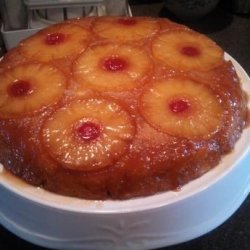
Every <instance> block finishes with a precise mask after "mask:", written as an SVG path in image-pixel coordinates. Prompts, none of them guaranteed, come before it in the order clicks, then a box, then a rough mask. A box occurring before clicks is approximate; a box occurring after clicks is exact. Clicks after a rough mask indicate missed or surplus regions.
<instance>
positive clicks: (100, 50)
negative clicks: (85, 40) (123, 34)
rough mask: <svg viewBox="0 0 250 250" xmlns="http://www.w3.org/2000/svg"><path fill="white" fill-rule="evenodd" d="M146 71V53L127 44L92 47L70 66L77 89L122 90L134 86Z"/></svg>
mask: <svg viewBox="0 0 250 250" xmlns="http://www.w3.org/2000/svg"><path fill="white" fill-rule="evenodd" d="M109 60H110V61H111V62H110V63H109V64H108V65H107V61H109ZM108 68H109V69H108ZM150 71H151V62H150V60H149V57H148V55H147V53H146V52H145V51H144V50H142V49H140V48H138V47H134V46H130V45H113V44H105V45H97V46H94V47H92V48H90V49H88V50H86V51H85V52H84V53H83V54H82V55H81V56H80V57H79V58H78V59H77V60H76V61H75V64H74V66H73V76H74V77H75V79H76V81H77V82H78V83H79V84H80V85H81V86H80V87H82V88H84V89H86V88H91V89H94V90H99V91H126V90H129V89H132V88H135V87H138V86H139V85H141V84H142V82H143V80H144V79H145V78H146V76H147V75H148V73H149V72H150Z"/></svg>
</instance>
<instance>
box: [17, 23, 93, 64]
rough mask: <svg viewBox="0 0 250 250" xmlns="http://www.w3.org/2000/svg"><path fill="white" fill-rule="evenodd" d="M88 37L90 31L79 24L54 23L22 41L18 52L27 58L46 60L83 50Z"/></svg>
mask: <svg viewBox="0 0 250 250" xmlns="http://www.w3.org/2000/svg"><path fill="white" fill-rule="evenodd" d="M90 37H91V35H90V32H89V31H88V30H86V29H84V28H82V27H80V26H79V25H74V24H70V23H64V24H56V25H53V26H50V27H48V28H46V29H44V30H41V31H40V32H38V33H37V34H35V35H33V36H31V37H29V38H27V39H25V40H24V41H22V42H21V44H20V52H21V53H22V54H23V55H24V56H25V57H27V58H32V59H35V60H37V61H41V62H48V61H51V60H55V59H60V58H64V57H67V56H72V55H77V54H78V53H80V52H82V51H84V50H85V49H86V48H87V46H88V41H89V39H90Z"/></svg>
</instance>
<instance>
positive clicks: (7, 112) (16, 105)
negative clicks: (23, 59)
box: [0, 63, 66, 118]
mask: <svg viewBox="0 0 250 250" xmlns="http://www.w3.org/2000/svg"><path fill="white" fill-rule="evenodd" d="M0 79H1V84H0V117H3V118H12V117H18V116H25V115H29V114H30V113H32V112H35V111H38V110H40V109H42V108H44V107H46V106H48V105H50V104H52V103H56V102H57V101H58V100H59V99H60V98H61V97H62V95H63V93H64V89H65V87H66V78H65V76H64V75H63V74H62V73H61V72H60V71H59V70H58V69H57V68H55V67H53V66H51V65H47V64H40V63H26V64H23V65H19V66H17V67H15V68H11V69H9V70H7V71H4V72H3V73H1V74H0ZM47 79H49V82H48V80H47ZM51 84H53V88H51Z"/></svg>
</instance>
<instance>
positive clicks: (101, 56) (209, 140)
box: [0, 17, 247, 199]
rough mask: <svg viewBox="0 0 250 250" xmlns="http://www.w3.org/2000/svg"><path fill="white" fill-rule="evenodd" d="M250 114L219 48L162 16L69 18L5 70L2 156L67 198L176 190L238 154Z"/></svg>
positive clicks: (30, 41) (1, 67)
mask: <svg viewBox="0 0 250 250" xmlns="http://www.w3.org/2000/svg"><path fill="white" fill-rule="evenodd" d="M246 114H247V104H246V97H245V95H244V93H243V91H242V90H241V87H240V82H239V78H238V76H237V74H236V72H235V69H234V67H233V65H232V63H231V62H227V61H225V60H224V51H223V49H222V48H220V47H219V46H218V45H217V44H216V43H214V42H213V41H212V40H210V39H209V38H208V37H206V36H204V35H202V34H199V33H197V32H195V31H193V30H190V29H189V28H187V27H185V26H182V25H179V24H176V23H173V22H171V21H169V20H167V19H156V18H148V17H141V18H139V17H133V18H127V17H126V18H124V17H92V18H83V19H73V20H68V21H66V22H64V23H60V24H56V25H52V26H50V27H48V28H45V29H44V30H42V31H39V32H38V33H36V34H35V35H33V36H31V37H29V38H27V39H25V40H24V41H22V42H21V43H20V44H19V45H18V46H17V47H16V48H14V49H12V50H11V51H9V52H8V53H7V54H6V56H5V57H4V59H3V60H2V61H1V63H0V141H1V143H0V147H1V150H0V161H1V162H2V163H3V164H4V166H5V168H6V169H8V170H9V171H11V172H12V173H13V174H15V175H17V176H20V177H21V178H22V179H24V180H25V181H27V182H28V183H31V184H33V185H40V186H43V187H44V188H45V189H48V190H51V191H53V192H57V193H60V194H64V195H70V196H78V197H83V198H88V199H108V198H112V199H126V198H130V197H135V196H143V195H151V194H154V193H156V192H160V191H166V190H170V189H177V188H179V187H181V186H182V185H184V184H185V183H187V182H189V181H191V180H193V179H194V178H197V177H199V176H201V175H202V174H204V173H205V172H207V171H208V170H209V169H211V168H213V167H215V166H216V165H217V164H218V162H219V161H220V159H221V157H222V156H223V155H224V154H226V153H228V152H230V151H231V150H232V149H233V147H234V144H235V142H236V141H237V140H238V138H239V137H240V135H241V132H242V129H243V128H244V126H245V124H246V119H247V117H246V116H247V115H246Z"/></svg>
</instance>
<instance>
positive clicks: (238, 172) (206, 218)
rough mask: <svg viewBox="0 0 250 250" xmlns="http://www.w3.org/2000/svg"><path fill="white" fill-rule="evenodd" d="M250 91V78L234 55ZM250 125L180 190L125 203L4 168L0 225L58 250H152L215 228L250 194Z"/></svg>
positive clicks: (1, 180)
mask: <svg viewBox="0 0 250 250" xmlns="http://www.w3.org/2000/svg"><path fill="white" fill-rule="evenodd" d="M225 57H226V59H227V60H231V61H232V62H233V64H234V66H235V68H236V70H237V73H238V75H239V76H240V78H241V82H242V86H243V89H244V90H245V91H246V92H247V93H248V95H249V94H250V79H249V77H248V76H247V74H246V72H245V71H244V70H243V69H242V67H241V66H240V65H239V64H238V63H237V62H236V61H235V60H234V59H233V58H232V57H231V56H229V55H228V54H226V55H225ZM249 139H250V127H249V126H248V127H247V128H246V129H245V130H244V131H243V133H242V136H241V138H240V140H239V141H238V142H237V144H236V146H235V149H234V151H233V152H231V153H230V154H228V155H226V156H225V157H224V158H223V160H222V161H221V163H220V164H219V165H218V166H217V167H215V168H214V169H212V170H211V171H209V172H208V173H207V174H205V175H203V176H202V177H201V178H198V179H196V180H194V181H192V182H190V183H189V184H187V185H185V186H184V187H183V188H182V189H181V190H180V191H169V192H164V193H160V194H156V195H153V196H149V197H143V198H136V199H130V200H125V201H88V200H83V199H77V198H71V197H65V196H60V195H57V194H52V193H50V192H48V191H45V190H43V189H41V188H35V187H33V186H30V185H28V184H25V183H23V182H22V181H20V180H18V179H17V178H16V177H13V176H12V175H10V174H8V173H7V172H6V171H5V170H4V169H3V167H1V170H0V172H1V174H0V223H1V224H2V225H3V226H4V227H6V228H7V229H8V230H9V231H11V232H12V233H14V234H16V235H17V236H19V237H21V238H23V239H25V240H27V241H30V242H32V243H34V244H37V245H40V246H43V247H48V248H55V249H71V250H73V249H95V250H98V249H153V248H158V247H163V246H169V245H173V244H177V243H181V242H184V241H187V240H190V239H193V238H196V237H198V236H200V235H203V234H205V233H207V232H209V231H210V230H212V229H214V228H216V227H217V226H219V225H220V224H221V223H223V222H224V221H225V220H226V219H228V218H229V217H230V216H231V215H232V214H233V213H234V212H235V211H236V210H237V208H238V207H239V206H240V205H241V204H242V202H243V201H244V200H245V198H246V197H247V195H248V194H249V192H250V171H249V170H250V165H249V162H250V140H249Z"/></svg>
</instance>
